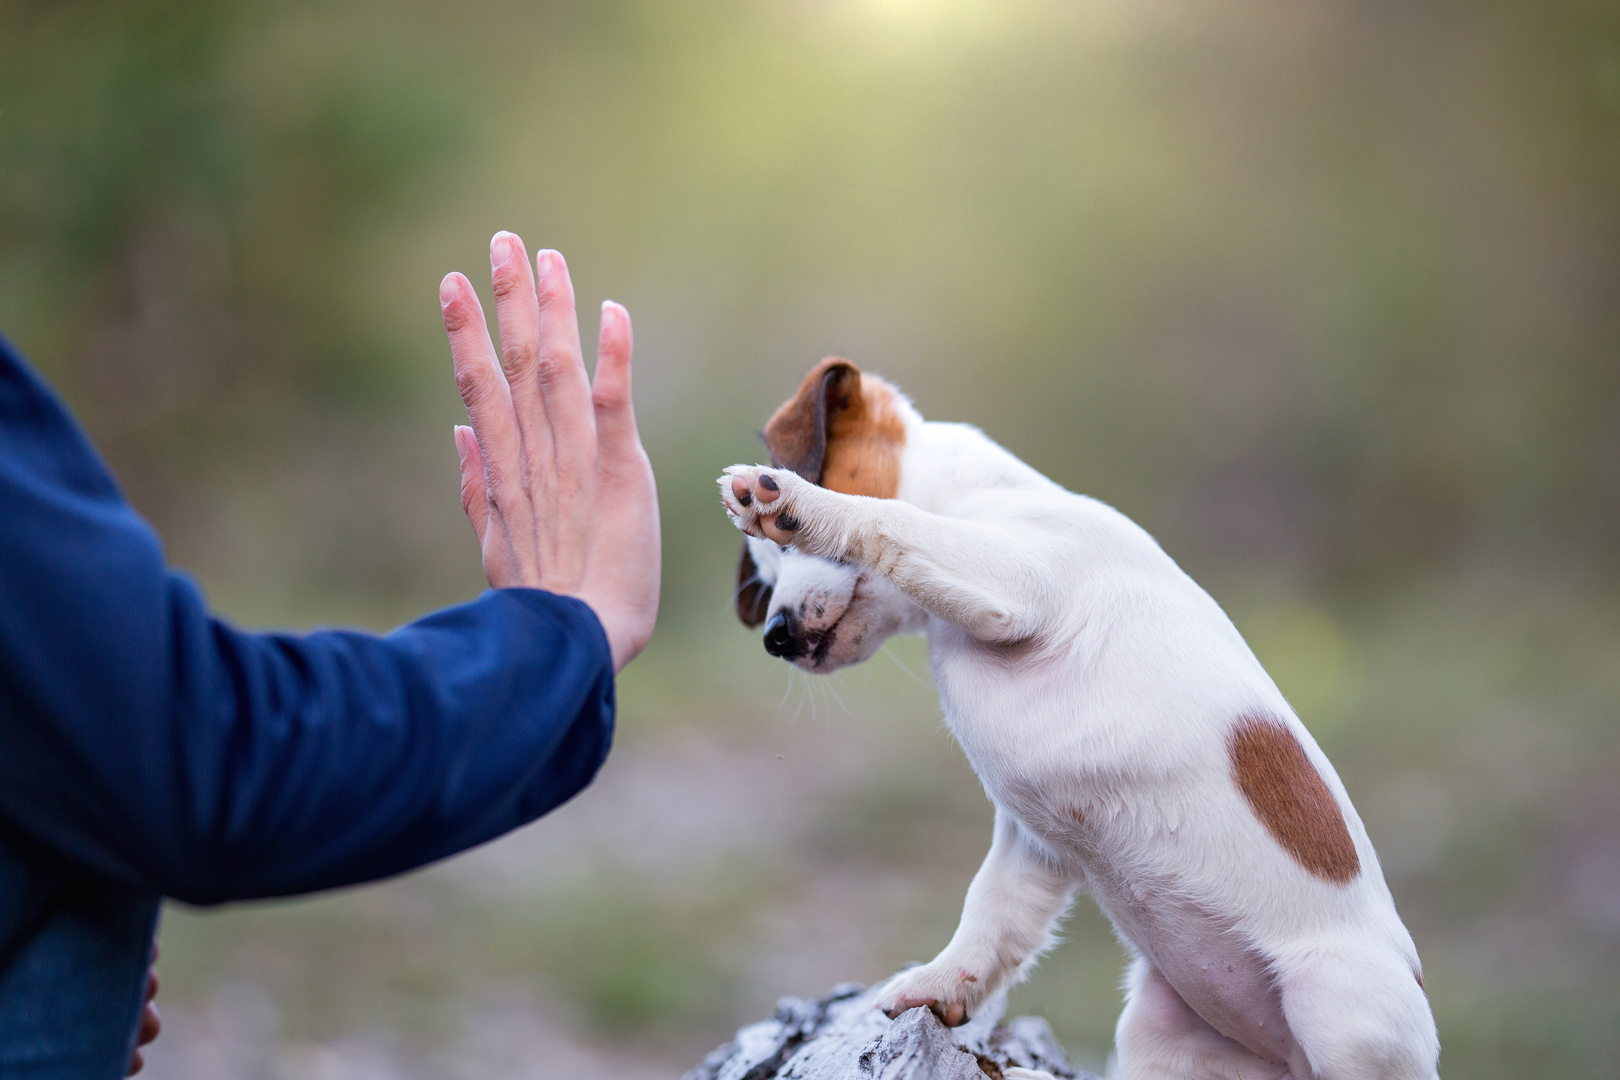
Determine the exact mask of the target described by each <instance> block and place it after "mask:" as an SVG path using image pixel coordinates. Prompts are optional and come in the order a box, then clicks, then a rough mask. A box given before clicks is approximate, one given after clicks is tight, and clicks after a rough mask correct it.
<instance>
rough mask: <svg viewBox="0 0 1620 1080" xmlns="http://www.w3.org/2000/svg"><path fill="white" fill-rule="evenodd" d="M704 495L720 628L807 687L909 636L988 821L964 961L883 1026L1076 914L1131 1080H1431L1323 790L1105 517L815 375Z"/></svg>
mask: <svg viewBox="0 0 1620 1080" xmlns="http://www.w3.org/2000/svg"><path fill="white" fill-rule="evenodd" d="M764 435H765V441H766V444H767V446H768V448H769V450H770V454H771V467H769V468H766V467H761V466H750V465H734V466H732V467H731V468H729V469H727V470H726V474H725V475H724V476H722V477H721V478H720V491H721V497H722V498H723V500H724V502H725V506H726V510H727V512H728V513H729V514H730V515H731V516H732V518H733V519H734V521H735V522H736V524H737V526H738V527H739V528H741V529H742V530H743V532H745V533H746V534H747V538H746V539H745V541H744V547H743V555H742V560H741V566H740V569H739V581H738V584H739V591H738V595H737V611H738V614H739V615H740V616H741V617H742V619H743V621H744V622H745V623H747V624H748V625H750V626H758V625H760V624H761V623H763V624H764V625H765V648H766V650H767V651H769V652H770V653H772V654H773V655H775V656H779V657H782V658H784V659H786V660H790V661H792V662H793V663H794V664H796V665H797V666H798V667H800V668H803V669H804V670H806V671H812V672H828V671H832V670H834V669H836V668H840V667H844V666H846V665H849V664H854V663H858V662H860V661H862V660H865V659H867V658H868V657H870V656H871V655H872V654H873V652H874V651H876V650H877V648H878V647H879V645H881V644H882V642H883V641H884V640H885V639H886V638H888V637H889V636H891V635H893V634H895V633H897V632H901V631H909V632H925V633H926V634H927V635H928V640H929V654H930V659H931V665H932V668H933V673H934V680H935V682H936V684H937V685H938V688H939V693H940V696H941V698H942V700H943V703H944V711H945V717H946V721H947V723H948V724H949V725H950V728H951V730H952V732H954V733H955V735H956V737H957V739H958V740H959V741H960V742H961V744H962V748H963V750H965V751H966V753H967V756H968V759H969V761H970V762H971V763H972V765H973V768H974V770H975V771H977V773H978V774H979V777H980V779H981V780H982V781H983V782H984V787H985V790H986V791H987V792H988V793H989V795H990V798H991V800H992V801H993V802H994V804H995V810H996V820H995V835H994V839H993V841H992V843H991V845H990V853H989V855H987V856H986V857H985V861H984V865H983V866H982V867H981V868H980V870H979V872H978V874H977V875H976V876H975V877H974V879H973V883H972V885H971V886H970V887H969V888H968V893H967V900H966V902H965V904H964V906H963V910H962V921H961V924H960V925H959V926H958V927H957V930H956V934H955V936H953V937H952V938H951V941H950V943H949V944H948V945H946V947H945V949H944V951H943V952H941V953H940V954H939V955H938V956H937V957H935V958H934V960H933V961H932V962H931V963H928V964H925V965H923V966H921V967H917V968H912V969H910V970H908V971H905V972H902V973H900V974H899V975H897V976H895V977H894V979H893V980H891V981H890V983H889V984H888V986H887V987H886V989H885V991H884V1000H885V1001H886V1003H887V1004H886V1006H885V1008H886V1011H888V1012H889V1014H890V1015H891V1016H895V1015H898V1014H899V1013H900V1012H901V1011H902V1010H905V1009H908V1008H912V1007H916V1006H920V1005H925V1006H928V1007H930V1008H932V1009H933V1010H934V1011H935V1012H936V1013H938V1014H939V1016H940V1017H941V1019H943V1020H944V1021H945V1022H946V1023H947V1024H960V1023H962V1022H963V1021H964V1020H965V1019H966V1018H967V1017H968V1016H970V1015H971V1014H972V1013H973V1012H974V1010H975V1009H976V1008H977V1007H978V1006H979V1005H980V1003H981V1002H983V1001H984V1000H985V998H987V997H988V996H989V995H991V994H993V993H996V992H998V991H1000V990H1002V989H1003V988H1005V987H1006V986H1008V985H1010V984H1011V983H1013V982H1016V981H1017V980H1018V978H1019V977H1020V976H1021V975H1022V974H1023V973H1025V972H1027V971H1028V970H1029V969H1030V968H1031V966H1032V965H1033V964H1034V963H1035V961H1036V958H1037V957H1038V956H1039V955H1040V953H1041V952H1042V951H1043V950H1044V949H1046V948H1047V947H1048V946H1049V945H1050V943H1051V942H1052V941H1053V936H1052V935H1053V928H1054V926H1055V924H1056V922H1057V920H1058V919H1059V918H1060V917H1061V916H1062V915H1063V913H1064V911H1065V909H1066V908H1067V906H1068V905H1069V902H1070V900H1071V898H1072V896H1073V894H1074V893H1075V892H1076V891H1077V889H1079V888H1080V887H1082V886H1083V887H1085V888H1086V889H1088V890H1089V891H1090V893H1091V894H1092V896H1093V897H1094V898H1095V899H1096V901H1097V904H1098V905H1099V906H1100V907H1101V908H1102V910H1103V912H1104V913H1106V914H1107V916H1108V917H1109V918H1110V919H1111V920H1112V921H1113V924H1114V927H1115V928H1116V930H1117V932H1118V934H1119V936H1120V938H1121V939H1122V940H1123V941H1124V943H1125V945H1126V947H1127V948H1128V949H1129V951H1130V952H1131V953H1132V954H1133V955H1134V959H1133V960H1132V962H1131V964H1130V967H1129V971H1128V974H1127V976H1126V989H1125V1008H1124V1012H1123V1013H1122V1014H1121V1016H1120V1018H1119V1026H1118V1030H1117V1032H1116V1039H1115V1050H1116V1053H1117V1055H1118V1071H1119V1073H1120V1075H1121V1076H1123V1077H1125V1078H1127V1080H1135V1078H1146V1077H1155V1078H1158V1077H1165V1078H1168V1077H1177V1078H1183V1077H1222V1078H1237V1077H1242V1078H1243V1080H1258V1078H1267V1077H1269V1078H1282V1077H1291V1078H1293V1080H1312V1078H1319V1080H1351V1078H1358V1080H1359V1078H1369V1080H1370V1078H1374V1077H1389V1078H1396V1077H1400V1078H1406V1077H1410V1078H1429V1077H1434V1076H1436V1075H1437V1072H1436V1065H1437V1060H1438V1057H1439V1040H1438V1036H1437V1034H1436V1031H1435V1025H1434V1020H1433V1017H1432V1015H1431V1013H1430V1011H1429V1003H1428V999H1427V997H1426V996H1425V994H1424V991H1423V985H1422V984H1423V978H1422V969H1421V967H1420V966H1419V963H1418V956H1417V950H1416V948H1415V947H1414V946H1413V943H1412V938H1411V935H1410V934H1408V933H1407V930H1406V927H1405V926H1404V925H1402V923H1401V920H1400V917H1399V916H1398V915H1397V914H1396V913H1395V904H1394V901H1393V899H1392V898H1391V897H1390V893H1389V889H1388V887H1387V886H1386V885H1385V884H1384V878H1383V874H1382V872H1381V871H1380V870H1379V866H1378V857H1377V855H1376V854H1375V853H1374V852H1373V848H1372V844H1371V843H1370V842H1369V841H1368V839H1367V833H1366V830H1365V829H1364V828H1363V827H1362V824H1361V819H1360V818H1359V817H1358V816H1357V815H1356V811H1355V808H1354V807H1353V806H1351V805H1350V798H1349V796H1348V795H1346V794H1345V790H1344V786H1343V784H1341V783H1340V781H1339V778H1338V776H1337V774H1335V772H1334V771H1333V766H1332V765H1331V764H1329V762H1328V759H1327V758H1326V756H1324V755H1323V753H1322V751H1321V750H1320V749H1319V748H1318V747H1317V745H1316V742H1315V740H1313V739H1312V738H1311V735H1310V733H1309V732H1308V731H1307V730H1306V729H1305V727H1304V726H1303V725H1302V724H1301V723H1300V721H1299V718H1298V717H1297V716H1295V715H1294V711H1293V709H1291V708H1289V705H1288V702H1287V701H1286V700H1284V698H1283V695H1282V694H1281V693H1280V692H1279V691H1278V689H1277V687H1276V684H1275V683H1273V682H1272V680H1271V678H1270V676H1268V675H1267V674H1266V672H1265V669H1264V668H1262V667H1261V666H1260V663H1259V661H1257V660H1256V659H1255V656H1254V653H1252V652H1251V651H1250V650H1249V647H1248V645H1247V644H1245V643H1244V641H1243V638H1242V636H1241V635H1240V634H1239V633H1238V631H1237V629H1236V627H1234V626H1233V625H1232V622H1231V620H1230V619H1228V618H1227V617H1226V614H1225V613H1224V612H1223V611H1222V610H1221V609H1220V607H1219V605H1217V604H1216V603H1215V601H1214V600H1213V599H1212V598H1211V597H1210V596H1209V594H1208V593H1206V592H1205V591H1204V590H1203V589H1201V588H1199V586H1198V585H1197V584H1196V583H1195V582H1194V581H1193V580H1192V579H1191V578H1189V577H1188V576H1187V575H1186V574H1185V573H1183V572H1182V570H1181V569H1180V567H1178V566H1177V565H1176V564H1175V563H1174V562H1173V561H1172V560H1171V559H1170V557H1169V556H1168V555H1166V554H1165V553H1164V551H1163V550H1162V549H1161V548H1160V547H1159V545H1158V544H1157V543H1155V542H1154V540H1153V538H1152V537H1151V536H1149V535H1148V534H1147V533H1146V532H1144V531H1143V530H1142V529H1141V528H1140V527H1139V526H1137V525H1136V524H1135V523H1133V522H1132V521H1130V520H1129V519H1128V518H1126V517H1125V516H1124V515H1123V514H1121V513H1119V512H1118V511H1116V510H1114V509H1112V508H1110V507H1108V506H1105V505H1103V504H1102V503H1100V502H1097V501H1096V500H1095V499H1090V498H1087V497H1085V496H1082V495H1076V494H1073V493H1071V492H1069V491H1066V490H1064V489H1063V488H1061V487H1059V486H1058V485H1057V484H1055V483H1053V482H1052V481H1050V480H1048V479H1047V478H1046V477H1044V476H1042V475H1040V474H1039V473H1037V472H1036V471H1035V470H1034V469H1032V468H1030V467H1029V466H1027V465H1025V464H1024V463H1023V462H1021V461H1019V460H1018V459H1017V458H1016V457H1014V456H1013V455H1012V454H1010V453H1008V452H1007V451H1006V450H1004V449H1002V448H1001V447H1000V446H997V445H996V444H995V443H994V442H992V441H991V440H990V439H989V438H987V437H986V436H985V435H984V434H983V433H981V432H980V431H978V430H977V429H975V428H972V427H968V426H965V425H962V424H945V423H934V422H927V421H924V420H923V418H922V417H921V416H919V415H918V414H917V412H916V410H915V409H913V408H912V406H911V404H910V402H908V401H907V400H906V399H905V398H904V397H902V396H901V395H900V394H899V393H898V392H897V391H896V390H895V389H894V387H893V386H891V385H890V384H888V383H887V382H884V381H883V380H882V379H879V378H876V377H874V376H871V375H863V374H862V373H861V372H860V371H859V370H858V369H857V368H856V367H855V366H854V365H853V364H850V363H849V362H847V361H844V360H839V359H836V358H834V359H828V360H825V361H823V362H822V363H821V364H820V365H818V366H817V367H816V368H815V369H814V370H813V371H811V373H810V374H809V376H808V377H807V378H806V379H805V381H804V384H803V385H802V386H801V387H800V388H799V392H798V393H797V394H796V395H795V396H794V397H793V398H792V399H791V400H790V401H788V402H787V403H786V404H784V405H783V406H782V407H781V409H780V410H778V411H777V413H776V414H775V415H774V416H773V417H772V418H771V420H770V422H769V424H767V426H766V428H765V432H764Z"/></svg>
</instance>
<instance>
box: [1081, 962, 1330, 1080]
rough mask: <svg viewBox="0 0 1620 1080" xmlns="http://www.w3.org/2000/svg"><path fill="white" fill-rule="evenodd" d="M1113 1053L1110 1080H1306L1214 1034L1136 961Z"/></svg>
mask: <svg viewBox="0 0 1620 1080" xmlns="http://www.w3.org/2000/svg"><path fill="white" fill-rule="evenodd" d="M1114 1049H1115V1051H1116V1053H1117V1054H1118V1055H1119V1060H1118V1065H1117V1068H1116V1071H1115V1072H1114V1073H1113V1074H1112V1080H1288V1078H1292V1080H1311V1078H1310V1077H1292V1074H1291V1073H1290V1072H1289V1070H1288V1066H1286V1065H1282V1064H1278V1063H1275V1062H1268V1061H1264V1060H1262V1059H1261V1058H1259V1057H1257V1056H1256V1055H1255V1054H1253V1053H1252V1052H1250V1051H1249V1050H1248V1049H1247V1048H1246V1047H1244V1046H1241V1045H1239V1044H1238V1043H1236V1042H1233V1041H1232V1040H1231V1039H1228V1038H1227V1037H1226V1036H1224V1035H1222V1034H1221V1033H1220V1032H1218V1031H1216V1030H1215V1029H1214V1028H1213V1027H1211V1026H1210V1025H1209V1024H1208V1022H1206V1021H1205V1020H1204V1018H1203V1017H1201V1016H1199V1015H1198V1014H1197V1013H1196V1012H1194V1011H1193V1009H1192V1006H1190V1005H1188V1004H1187V1003H1186V1002H1185V1001H1183V1000H1182V999H1181V995H1180V994H1178V993H1176V991H1175V989H1174V988H1173V987H1171V985H1170V984H1169V983H1168V982H1166V981H1165V978H1164V976H1163V975H1161V974H1159V972H1158V971H1157V970H1155V969H1154V967H1153V965H1152V964H1150V963H1148V962H1147V960H1145V959H1143V958H1141V957H1138V958H1137V959H1136V960H1135V961H1133V962H1132V964H1131V966H1130V968H1129V969H1128V970H1127V971H1126V974H1125V1011H1124V1012H1122V1013H1120V1016H1119V1025H1118V1027H1117V1028H1116V1029H1115V1031H1114Z"/></svg>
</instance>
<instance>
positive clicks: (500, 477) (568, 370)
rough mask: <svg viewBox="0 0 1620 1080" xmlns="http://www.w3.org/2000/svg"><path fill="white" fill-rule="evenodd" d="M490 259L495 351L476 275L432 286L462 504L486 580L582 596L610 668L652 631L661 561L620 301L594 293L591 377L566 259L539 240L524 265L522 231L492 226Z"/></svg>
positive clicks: (627, 325) (654, 494)
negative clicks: (596, 622)
mask: <svg viewBox="0 0 1620 1080" xmlns="http://www.w3.org/2000/svg"><path fill="white" fill-rule="evenodd" d="M489 261H490V276H491V279H492V280H493V282H494V286H495V321H496V323H497V325H498V327H499V329H500V339H501V346H500V352H499V354H497V353H496V350H495V346H494V344H493V343H492V342H491V341H490V336H489V329H488V326H487V325H486V324H485V322H484V309H483V308H482V307H481V306H480V305H479V303H478V295H477V294H476V293H475V292H474V291H473V287H472V284H471V283H470V282H469V281H468V280H467V279H466V277H464V276H463V275H461V274H449V275H448V276H446V277H445V279H444V281H442V282H441V283H440V284H439V302H440V305H441V307H442V308H443V313H444V328H445V331H446V332H447V333H448V334H449V335H450V354H451V357H452V359H453V360H454V363H455V371H456V386H457V388H459V389H460V391H461V400H462V402H463V403H464V404H465V405H466V406H467V415H468V417H469V418H470V419H471V421H472V427H471V428H465V427H457V428H456V429H455V435H456V451H457V453H458V454H459V455H460V457H461V505H462V508H463V509H464V510H466V512H467V517H468V519H469V520H470V521H471V522H472V526H473V531H474V532H476V533H477V534H478V543H479V546H480V548H481V550H482V552H483V559H484V576H485V577H486V578H487V579H488V580H489V583H490V585H491V586H493V587H494V588H497V589H500V588H507V587H509V586H514V585H520V586H526V587H529V588H534V589H545V590H547V591H549V592H554V593H559V594H561V595H564V596H574V597H578V598H579V599H581V600H583V601H585V603H587V604H589V605H590V607H591V610H592V611H594V612H596V616H597V618H599V619H600V620H601V621H602V627H603V629H604V630H606V631H607V638H608V644H609V645H610V646H611V648H612V650H613V670H614V671H615V672H617V671H620V670H622V669H623V668H624V665H626V664H628V663H629V662H630V661H631V660H632V659H634V658H635V656H636V655H637V654H638V653H640V652H641V650H642V649H643V648H644V647H645V646H646V644H647V639H648V638H649V637H651V636H652V631H653V623H654V622H655V621H656V619H657V617H658V584H659V575H660V572H661V568H662V566H661V556H660V553H659V531H658V492H657V489H656V487H655V486H654V481H653V472H652V465H651V463H650V462H648V460H647V452H646V451H645V450H644V449H642V446H641V437H640V436H639V435H638V434H637V432H636V414H635V409H634V407H633V405H632V404H631V400H630V351H631V332H630V313H629V312H628V311H626V310H625V309H624V308H623V307H622V306H620V305H619V304H616V303H613V302H612V301H607V302H605V303H603V305H602V325H601V331H600V335H599V337H598V339H597V345H596V379H595V382H594V383H592V382H588V381H587V380H586V376H585V363H584V360H583V358H582V356H581V353H580V344H579V322H578V319H577V317H576V315H575V312H574V286H573V282H572V281H571V280H570V279H569V276H568V266H567V264H566V263H564V262H563V257H562V256H561V255H560V254H558V253H557V252H555V251H549V250H547V251H541V252H540V253H539V254H538V255H537V256H536V257H535V262H534V266H533V268H532V269H531V268H530V265H529V258H528V254H527V253H526V252H525V251H524V249H523V241H522V240H520V239H519V238H518V237H517V236H515V235H513V234H512V233H509V232H498V233H496V234H495V237H494V239H492V240H491V241H490V246H489Z"/></svg>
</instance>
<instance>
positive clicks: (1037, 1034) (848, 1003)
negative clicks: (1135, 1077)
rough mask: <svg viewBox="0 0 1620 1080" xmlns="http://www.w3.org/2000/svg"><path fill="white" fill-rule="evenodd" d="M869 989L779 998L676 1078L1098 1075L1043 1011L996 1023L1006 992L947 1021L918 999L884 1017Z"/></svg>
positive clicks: (971, 1079) (1083, 1079)
mask: <svg viewBox="0 0 1620 1080" xmlns="http://www.w3.org/2000/svg"><path fill="white" fill-rule="evenodd" d="M874 990H875V988H874ZM873 997H874V993H873V990H863V989H862V987H861V986H859V985H858V984H856V983H844V984H842V985H840V986H836V987H834V988H833V990H832V992H831V993H829V994H828V995H827V996H826V997H823V998H819V999H817V1000H815V1001H803V1000H801V999H799V998H792V997H788V998H783V999H782V1000H781V1001H779V1002H777V1005H776V1015H775V1016H773V1017H771V1018H770V1019H769V1020H762V1021H760V1022H759V1023H757V1024H750V1025H749V1026H747V1027H745V1028H743V1029H742V1030H741V1031H739V1032H737V1037H736V1039H735V1040H733V1041H732V1042H729V1043H727V1044H726V1045H725V1046H722V1047H720V1048H719V1049H718V1050H716V1051H715V1052H714V1053H712V1054H710V1055H709V1056H708V1057H707V1058H705V1059H704V1061H703V1064H701V1065H699V1066H698V1067H697V1068H695V1069H693V1070H692V1071H691V1072H689V1073H687V1074H686V1076H685V1077H684V1078H683V1080H984V1078H985V1077H987V1076H988V1077H991V1078H992V1080H1000V1078H1001V1077H1002V1076H1003V1074H1004V1073H1005V1071H1006V1070H1007V1069H1010V1068H1014V1067H1020V1068H1025V1069H1036V1070H1045V1071H1046V1072H1048V1073H1051V1074H1052V1075H1053V1076H1055V1077H1059V1078H1063V1080H1068V1078H1075V1080H1097V1078H1096V1077H1094V1076H1092V1075H1091V1074H1090V1073H1085V1072H1079V1071H1076V1070H1075V1069H1073V1068H1071V1067H1070V1066H1069V1063H1068V1060H1067V1059H1066V1058H1065V1057H1064V1055H1063V1047H1061V1046H1059V1045H1058V1041H1057V1039H1055V1038H1054V1037H1053V1036H1052V1029H1051V1028H1049V1027H1048V1026H1047V1024H1046V1021H1045V1020H1042V1019H1041V1018H1040V1017H1038V1016H1020V1017H1017V1018H1015V1019H1013V1020H1011V1021H1009V1022H1008V1023H1006V1024H1002V1023H1000V1020H1001V1015H1002V1012H1003V1011H1004V1010H1005V1008H1006V999H1005V998H998V999H996V1000H993V1001H990V1002H987V1003H986V1004H985V1005H984V1006H983V1007H981V1008H980V1010H979V1015H978V1016H976V1017H974V1018H973V1019H972V1020H971V1021H970V1022H968V1023H967V1024H964V1025H963V1026H961V1027H959V1028H954V1029H952V1028H947V1027H946V1026H945V1025H944V1024H942V1023H940V1022H939V1019H938V1017H936V1016H934V1014H933V1013H931V1012H929V1011H928V1010H927V1009H920V1008H919V1009H912V1010H911V1011H910V1012H908V1013H905V1014H903V1015H902V1016H901V1017H900V1018H899V1019H898V1020H894V1021H891V1020H889V1018H888V1017H886V1016H884V1015H883V1014H882V1013H881V1012H879V1011H878V1010H877V1009H876V1008H874V1007H873Z"/></svg>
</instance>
